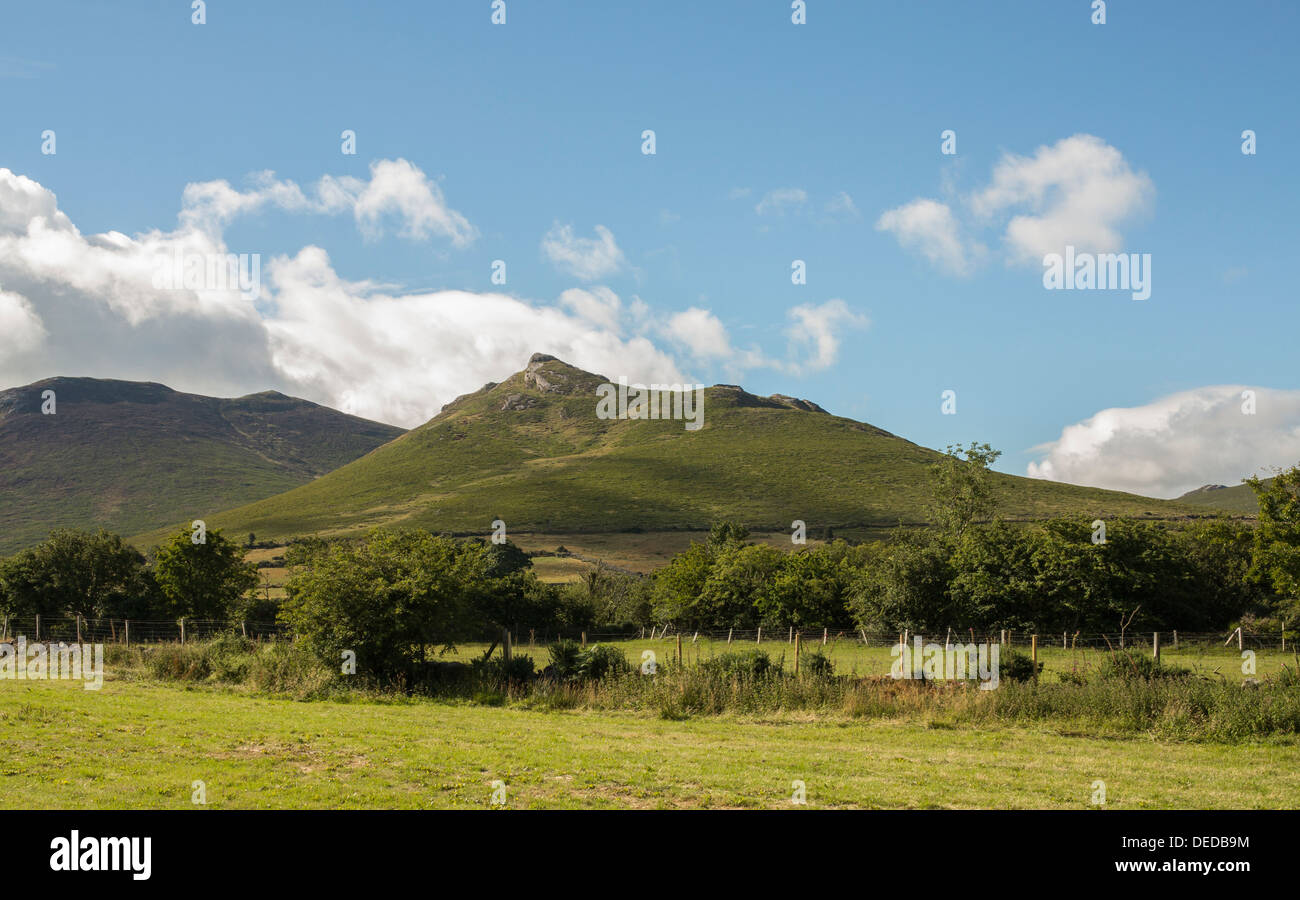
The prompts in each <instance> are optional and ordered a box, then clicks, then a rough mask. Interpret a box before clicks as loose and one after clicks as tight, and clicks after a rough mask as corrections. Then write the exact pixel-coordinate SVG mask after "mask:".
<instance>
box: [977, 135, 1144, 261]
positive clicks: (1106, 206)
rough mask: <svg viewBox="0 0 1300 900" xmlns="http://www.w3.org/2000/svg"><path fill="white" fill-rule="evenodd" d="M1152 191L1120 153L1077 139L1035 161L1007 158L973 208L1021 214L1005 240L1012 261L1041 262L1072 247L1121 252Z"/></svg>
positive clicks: (982, 212)
mask: <svg viewBox="0 0 1300 900" xmlns="http://www.w3.org/2000/svg"><path fill="white" fill-rule="evenodd" d="M1153 193H1154V188H1153V186H1152V184H1151V179H1150V178H1148V177H1147V175H1146V174H1145V173H1141V172H1134V171H1133V170H1132V169H1131V168H1130V167H1129V164H1128V162H1126V161H1125V159H1124V156H1123V154H1121V153H1120V152H1119V151H1118V150H1116V149H1115V148H1114V147H1112V146H1110V145H1109V144H1107V143H1106V142H1105V141H1103V140H1102V139H1101V138H1098V137H1094V136H1093V135H1090V134H1076V135H1074V136H1073V137H1068V138H1065V139H1064V140H1061V141H1057V142H1056V143H1055V144H1053V145H1052V146H1050V147H1039V148H1038V151H1037V152H1036V153H1035V154H1034V156H1032V157H1023V156H1016V155H1014V154H1006V155H1004V156H1003V157H1002V159H1001V161H999V163H998V164H997V166H996V167H995V168H994V170H993V182H992V183H991V184H990V185H989V186H988V187H987V188H985V189H984V190H983V191H981V192H979V193H977V194H976V195H975V196H974V197H973V198H972V201H971V206H972V209H973V210H974V211H975V213H976V214H977V215H979V216H985V217H987V216H994V215H998V214H1001V213H1005V212H1014V211H1015V210H1025V211H1024V212H1020V213H1019V214H1016V215H1013V216H1012V218H1011V220H1010V222H1009V223H1008V224H1007V229H1006V234H1005V239H1006V242H1007V244H1008V246H1009V249H1010V252H1011V255H1012V257H1013V259H1016V260H1019V261H1025V260H1036V261H1041V260H1042V258H1043V256H1044V255H1045V254H1048V253H1062V252H1064V250H1065V247H1066V245H1067V244H1070V245H1073V246H1074V247H1076V248H1077V249H1079V250H1081V251H1086V252H1090V253H1104V252H1111V251H1116V250H1119V249H1121V245H1122V243H1123V236H1122V235H1121V234H1120V233H1119V231H1118V225H1119V224H1120V223H1121V222H1123V221H1124V220H1126V219H1129V218H1131V217H1132V216H1134V215H1135V214H1137V213H1139V212H1141V211H1142V210H1144V209H1145V208H1146V207H1147V204H1148V203H1149V201H1150V199H1151V196H1152V194H1153Z"/></svg>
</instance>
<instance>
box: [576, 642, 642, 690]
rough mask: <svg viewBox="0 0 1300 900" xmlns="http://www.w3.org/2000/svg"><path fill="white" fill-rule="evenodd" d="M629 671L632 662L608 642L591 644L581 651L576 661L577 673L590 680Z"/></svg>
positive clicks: (623, 673) (624, 673)
mask: <svg viewBox="0 0 1300 900" xmlns="http://www.w3.org/2000/svg"><path fill="white" fill-rule="evenodd" d="M631 671H632V664H631V663H629V662H628V661H627V656H625V655H624V653H623V651H622V650H620V649H618V648H617V647H611V646H610V645H608V644H592V645H591V646H590V647H588V648H587V649H586V650H585V651H583V653H582V655H581V660H580V661H579V663H578V674H579V675H580V676H581V677H583V678H588V679H591V680H592V681H600V680H602V679H604V678H609V677H610V676H615V675H626V674H627V673H628V672H631Z"/></svg>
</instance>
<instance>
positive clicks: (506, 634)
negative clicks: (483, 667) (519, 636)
mask: <svg viewBox="0 0 1300 900" xmlns="http://www.w3.org/2000/svg"><path fill="white" fill-rule="evenodd" d="M502 632H503V634H502V635H501V640H502V644H501V650H502V653H503V654H504V656H505V658H506V662H510V660H511V659H512V658H513V657H514V652H513V648H512V647H511V646H510V629H509V628H503V629H502Z"/></svg>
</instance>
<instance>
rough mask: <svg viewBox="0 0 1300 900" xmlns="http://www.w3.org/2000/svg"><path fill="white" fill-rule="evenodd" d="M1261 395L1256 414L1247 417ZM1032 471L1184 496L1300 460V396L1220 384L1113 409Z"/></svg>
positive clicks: (1049, 450) (1043, 449)
mask: <svg viewBox="0 0 1300 900" xmlns="http://www.w3.org/2000/svg"><path fill="white" fill-rule="evenodd" d="M1244 391H1253V392H1254V409H1255V412H1254V414H1253V415H1247V414H1245V413H1244V412H1243V404H1245V403H1246V402H1247V400H1246V399H1245V398H1243V396H1242V394H1243V392H1244ZM1034 449H1035V450H1036V451H1037V452H1039V453H1041V454H1043V458H1042V459H1041V460H1039V461H1037V462H1033V463H1030V464H1029V472H1028V474H1029V475H1030V476H1031V477H1035V478H1048V479H1051V480H1053V481H1065V482H1069V483H1071V484H1085V485H1090V486H1094V487H1104V488H1113V489H1115V490H1121V491H1131V492H1133V493H1137V494H1145V495H1147V496H1154V497H1165V498H1169V497H1177V496H1179V495H1180V494H1184V493H1186V492H1187V491H1189V490H1192V489H1193V488H1197V487H1200V486H1201V485H1204V484H1227V485H1233V484H1239V483H1240V482H1241V479H1242V478H1243V477H1245V476H1247V475H1251V474H1255V473H1260V472H1265V471H1267V470H1269V469H1271V468H1272V467H1279V466H1281V467H1285V466H1291V465H1295V464H1296V462H1297V461H1300V391H1284V390H1272V389H1268V388H1249V387H1245V386H1242V385H1214V386H1210V387H1201V388H1196V389H1194V390H1190V391H1182V392H1180V393H1177V394H1171V395H1170V396H1167V397H1162V398H1161V399H1159V400H1156V401H1154V402H1152V403H1148V404H1146V405H1145V406H1136V407H1122V408H1115V409H1105V410H1102V411H1101V412H1099V413H1097V414H1096V415H1093V416H1091V417H1090V418H1088V419H1085V420H1084V421H1082V422H1079V423H1077V424H1074V425H1069V426H1067V427H1066V428H1064V429H1063V430H1062V431H1061V436H1060V437H1059V438H1058V439H1057V440H1055V441H1052V442H1050V443H1047V444H1044V445H1042V446H1040V447H1035V448H1034Z"/></svg>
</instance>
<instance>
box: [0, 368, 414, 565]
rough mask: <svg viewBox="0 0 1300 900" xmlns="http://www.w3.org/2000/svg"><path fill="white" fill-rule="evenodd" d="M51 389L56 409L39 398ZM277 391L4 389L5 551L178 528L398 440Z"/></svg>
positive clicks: (119, 384)
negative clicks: (98, 532)
mask: <svg viewBox="0 0 1300 900" xmlns="http://www.w3.org/2000/svg"><path fill="white" fill-rule="evenodd" d="M46 391H53V392H54V409H53V414H52V415H44V414H42V411H41V410H42V405H43V400H42V398H43V396H44V395H45V392H46ZM402 433H403V429H401V428H395V427H393V426H391V425H382V424H380V423H378V422H371V421H368V420H366V419H360V418H357V417H356V416H349V415H346V414H344V413H341V412H338V411H337V410H333V409H329V408H328V407H324V406H319V405H317V404H315V403H309V402H308V401H306V400H299V399H296V398H294V397H286V396H285V395H283V394H279V393H276V392H274V391H266V392H264V393H260V394H250V395H249V396H247V397H238V398H235V399H230V400H227V399H220V398H216V397H202V396H198V395H196V394H183V393H180V392H179V391H174V390H172V389H171V388H169V387H166V386H164V385H161V384H153V383H142V382H135V381H112V380H106V379H98V378H50V379H46V380H45V381H38V382H36V383H35V384H29V385H27V386H26V387H20V388H13V389H11V390H6V391H3V392H0V553H12V552H13V551H15V550H17V549H20V548H22V547H25V546H29V545H31V544H33V543H36V542H38V541H40V540H42V539H43V538H44V537H45V536H46V534H47V533H48V532H49V531H50V529H52V528H56V527H71V528H81V529H88V530H93V529H96V528H100V527H103V528H107V529H109V530H110V531H118V532H121V533H123V534H135V533H138V532H141V531H145V530H149V529H155V528H159V527H161V526H164V525H170V526H175V525H179V524H180V523H181V522H189V521H191V520H193V519H196V518H205V517H206V516H207V515H209V514H210V513H213V512H217V511H219V510H222V509H228V508H230V507H232V506H239V505H241V504H244V503H248V502H250V501H253V500H258V499H261V498H263V497H269V496H272V495H274V494H278V493H280V492H282V491H286V490H289V489H290V488H293V487H297V486H298V485H301V484H305V483H307V482H309V481H311V480H312V479H313V478H315V477H317V476H318V475H321V474H324V473H325V472H328V471H330V470H331V469H336V468H338V467H339V466H341V465H343V464H344V463H348V462H351V461H352V460H354V459H356V458H357V457H359V456H362V455H363V454H365V453H367V452H369V451H371V450H373V449H375V448H376V447H378V446H379V445H381V444H384V443H387V442H388V441H390V440H392V439H393V438H395V437H397V436H399V435H401V434H402Z"/></svg>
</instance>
